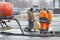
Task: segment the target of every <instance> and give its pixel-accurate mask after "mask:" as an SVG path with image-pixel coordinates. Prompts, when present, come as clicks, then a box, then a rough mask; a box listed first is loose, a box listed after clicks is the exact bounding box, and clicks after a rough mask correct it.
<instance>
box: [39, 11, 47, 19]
mask: <svg viewBox="0 0 60 40" xmlns="http://www.w3.org/2000/svg"><path fill="white" fill-rule="evenodd" d="M40 17H43V18H48V15H47V12H46V11H45V10H41V11H40V13H39V18H40Z"/></svg>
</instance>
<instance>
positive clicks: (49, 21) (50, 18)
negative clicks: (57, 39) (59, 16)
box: [47, 10, 52, 31]
mask: <svg viewBox="0 0 60 40" xmlns="http://www.w3.org/2000/svg"><path fill="white" fill-rule="evenodd" d="M47 15H48V22H47V31H48V29H49V27H50V24H51V22H52V12H51V11H50V10H47Z"/></svg>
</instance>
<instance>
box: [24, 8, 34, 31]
mask: <svg viewBox="0 0 60 40" xmlns="http://www.w3.org/2000/svg"><path fill="white" fill-rule="evenodd" d="M27 13H28V16H27V20H28V22H29V24H28V25H29V26H28V27H26V28H25V29H28V31H31V29H32V28H33V27H34V23H33V22H34V13H33V8H30V10H28V12H27Z"/></svg>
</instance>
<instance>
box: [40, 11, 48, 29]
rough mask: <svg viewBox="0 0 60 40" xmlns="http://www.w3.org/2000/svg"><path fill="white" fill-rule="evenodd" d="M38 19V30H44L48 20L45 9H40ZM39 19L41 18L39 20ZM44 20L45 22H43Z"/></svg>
mask: <svg viewBox="0 0 60 40" xmlns="http://www.w3.org/2000/svg"><path fill="white" fill-rule="evenodd" d="M39 19H40V30H46V29H47V25H46V24H47V22H48V15H47V11H46V10H41V11H40V13H39ZM41 19H43V20H42V21H41ZM44 20H46V22H44Z"/></svg>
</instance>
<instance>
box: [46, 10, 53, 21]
mask: <svg viewBox="0 0 60 40" xmlns="http://www.w3.org/2000/svg"><path fill="white" fill-rule="evenodd" d="M51 13H52V12H51V11H49V13H47V15H48V20H51V19H52V14H51Z"/></svg>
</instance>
